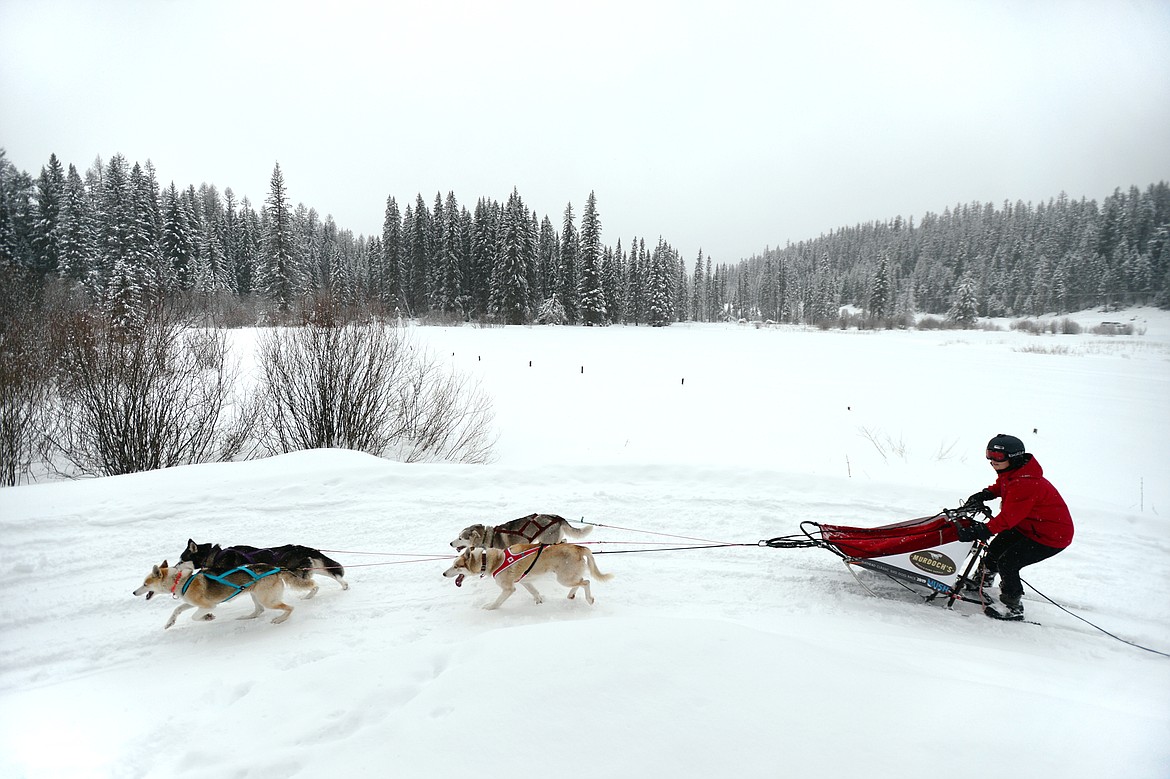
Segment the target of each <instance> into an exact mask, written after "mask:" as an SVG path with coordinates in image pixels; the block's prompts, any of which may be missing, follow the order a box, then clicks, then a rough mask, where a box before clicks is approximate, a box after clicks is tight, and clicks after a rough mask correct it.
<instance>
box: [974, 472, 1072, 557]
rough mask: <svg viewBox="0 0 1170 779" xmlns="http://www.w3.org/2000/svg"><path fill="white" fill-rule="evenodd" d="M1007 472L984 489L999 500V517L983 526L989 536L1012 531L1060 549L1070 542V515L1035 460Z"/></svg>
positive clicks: (1062, 499) (1002, 473) (997, 515)
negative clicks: (989, 533)
mask: <svg viewBox="0 0 1170 779" xmlns="http://www.w3.org/2000/svg"><path fill="white" fill-rule="evenodd" d="M1027 457H1028V458H1029V459H1028V462H1026V463H1024V464H1023V465H1022V466H1020V467H1019V468H1014V469H1012V470H1010V471H1001V472H1000V474H999V477H998V478H997V479H996V480H995V484H992V485H991V486H990V487H988V488H987V489H988V490H990V491H991V492H993V493H994V494H995V496H996V497H997V498H1001V499H1002V500H1003V502H1002V503H1001V504H1000V507H999V513H998V514H996V515H995V517H994V518H993V519H992V520H991V521H990V522H988V523H987V528H988V530H990V531H991V532H992V533H1002V532H1003V531H1005V530H1007V529H1008V528H1011V527H1014V528H1016V529H1017V530H1019V531H1020V532H1021V533H1022V534H1023V535H1025V536H1027V537H1028V538H1031V539H1032V540H1033V541H1036V542H1038V543H1041V544H1044V545H1045V546H1051V547H1053V548H1055V549H1064V548H1065V547H1066V546H1068V545H1069V544H1071V543H1072V540H1073V521H1072V515H1071V514H1069V512H1068V506H1067V505H1066V504H1065V502H1064V498H1062V497H1060V493H1059V492H1057V491H1056V487H1053V486H1052V483H1051V482H1050V481H1048V479H1045V478H1044V469H1043V468H1041V467H1040V463H1039V462H1037V461H1036V458H1035V457H1033V456H1031V455H1027Z"/></svg>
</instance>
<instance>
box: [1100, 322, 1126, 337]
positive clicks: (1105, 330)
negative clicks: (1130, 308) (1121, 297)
mask: <svg viewBox="0 0 1170 779" xmlns="http://www.w3.org/2000/svg"><path fill="white" fill-rule="evenodd" d="M1133 332H1134V328H1133V325H1132V324H1129V323H1125V324H1123V323H1121V322H1102V323H1101V324H1099V325H1093V335H1133Z"/></svg>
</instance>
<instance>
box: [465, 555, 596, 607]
mask: <svg viewBox="0 0 1170 779" xmlns="http://www.w3.org/2000/svg"><path fill="white" fill-rule="evenodd" d="M586 568H588V569H589V572H590V573H591V574H593V576H594V578H597V579H600V580H601V581H603V582H604V581H609V580H610V579H612V578H613V574H611V573H602V572H601V571H599V570H597V563H596V562H594V560H593V553H592V552H590V551H589V550H588V549H586V548H585V547H583V546H577V545H576V544H553V545H551V546H546V545H544V544H516V545H515V546H510V547H508V548H507V549H488V548H486V547H485V548H480V549H475V548H470V547H469V548H467V549H464V550H463V551H462V552H460V554H459V556H458V557H456V558H455V562H453V563H452V564H451V567H450V568H448V569H447V570H446V571H444V572H443V576H446V577H447V578H448V579H451V578H454V579H455V586H457V587H459V586H462V585H463V577H464V576H466V575H467V574H471V573H478V574H480V575H481V576H483V575H485V574H487V573H489V572H490V573H491V575H492V577H493V578H494V579H495V580H496V584H498V585H499V586H500V597H498V598H496V601H495V603H492V604H490V605H487V606H484V608H485V609H497V608H499V607H500V605H501V604H502V603H503V602H504V601H506V600H507V599H508V598H510V597H511V596H512V593H513V592H515V591H516V584H517V582H519V583H520V584H521V585H523V586H524V589H526V590H528V592H529V593H531V594H532V597H533V599H534V600H535V601H536V602H537V603H543V602H544V598H543V597H541V594H540V593H539V592H537V590H536V588H535V587H533V586H532V585H531V584H530V583H529V582H528V581H527V580H525V577H527V576H539V575H540V574H545V573H552V574H556V577H557V582H559V583H560V584H561V585H562V586H564V587H568V588H569V597H570V598H573V597H575V596H576V595H577V589H578V588H583V589H584V590H585V600H587V601H589V603H591V604H592V603H593V593H592V592H591V591H590V590H589V580H588V579H586V578H585V569H586Z"/></svg>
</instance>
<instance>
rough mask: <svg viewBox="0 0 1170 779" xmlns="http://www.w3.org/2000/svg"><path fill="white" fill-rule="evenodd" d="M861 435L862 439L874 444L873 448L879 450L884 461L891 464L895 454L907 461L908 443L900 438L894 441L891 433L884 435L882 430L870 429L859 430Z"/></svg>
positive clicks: (862, 428)
mask: <svg viewBox="0 0 1170 779" xmlns="http://www.w3.org/2000/svg"><path fill="white" fill-rule="evenodd" d="M858 431H859V434H860V435H861V437H862V438H864V439H866V440H867V441H869V442H870V443H871V444H873V448H874V449H877V451H878V454H880V455H881V456H882V460H884V461H886V462H889V460H890V457H889V455H890V454H894V455H896V456H898V457H899V458H901V459H903V460H905V459H906V442H905V441H904V440H903V439H901V438H899V439H898V440H896V441H895V440H894V439H893V437H891V436H890V434H889V433H883V432H881V431H880V430H871V429H869V428H868V427H861V428H858Z"/></svg>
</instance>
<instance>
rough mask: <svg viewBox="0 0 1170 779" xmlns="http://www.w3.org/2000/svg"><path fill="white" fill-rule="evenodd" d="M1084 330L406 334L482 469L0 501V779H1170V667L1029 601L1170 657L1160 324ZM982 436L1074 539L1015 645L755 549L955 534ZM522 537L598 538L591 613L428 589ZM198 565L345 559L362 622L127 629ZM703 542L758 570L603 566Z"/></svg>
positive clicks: (365, 464)
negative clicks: (280, 554) (314, 553)
mask: <svg viewBox="0 0 1170 779" xmlns="http://www.w3.org/2000/svg"><path fill="white" fill-rule="evenodd" d="M1077 318H1078V319H1080V320H1081V321H1082V322H1084V323H1085V324H1086V325H1092V324H1096V323H1097V322H1099V321H1101V320H1102V319H1110V320H1124V321H1126V322H1132V323H1133V324H1134V325H1135V327H1137V328H1138V334H1135V335H1132V336H1117V337H1104V336H1095V335H1090V334H1088V333H1087V332H1086V333H1084V334H1081V335H1077V336H1066V335H1043V336H1036V335H1028V334H1024V333H1019V332H1012V331H1007V330H1004V331H999V332H985V331H971V332H956V331H941V332H937V331H936V332H858V331H826V332H821V331H816V330H803V329H800V330H797V329H764V328H761V329H755V328H753V327H750V326H747V327H744V326H737V325H703V326H673V327H670V328H666V329H648V328H632V327H611V328H605V329H583V328H524V327H509V328H489V329H479V328H449V329H441V328H433V329H432V328H421V329H417V330H415V332H414V334H415V336H416V337H417V338H418V340H419V343H420V344H424V345H426V346H427V347H429V348H430V349H431V350H432V351H433V352H434V353H435V354H436V355H439V356H441V357H443V358H444V359H448V360H450V361H451V362H452V363H453V365H454V366H455V367H457V368H458V369H459V370H461V371H464V372H467V373H470V374H472V375H473V376H475V377H477V378H478V379H479V381H480V382H481V383H482V386H483V387H484V389H485V390H486V391H487V392H488V394H489V395H490V396H491V397H492V398H493V401H494V407H495V410H496V426H497V427H498V430H499V436H500V437H499V441H498V445H497V449H496V451H497V455H498V458H497V460H496V462H494V463H493V464H490V465H480V466H473V465H449V464H426V465H403V464H399V463H394V462H389V461H385V460H380V459H377V458H374V457H371V456H368V455H365V454H360V453H355V452H348V451H313V452H302V453H296V454H291V455H287V456H283V457H276V458H271V459H267V460H259V461H250V462H241V463H235V464H211V465H202V466H192V467H183V468H174V469H170V470H166V471H158V472H153V473H144V474H135V475H131V476H122V477H115V478H106V479H95V480H87V481H77V482H61V483H47V484H39V485H32V486H22V487H17V488H11V489H4V490H0V550H2V553H3V554H2V556H0V591H2V595H3V599H2V601H0V776H3V777H6V778H8V777H10V778H16V777H38V778H39V777H192V778H196V777H198V778H200V779H201V778H203V777H225V778H226V777H249V778H251V777H256V778H259V777H322V776H363V775H364V776H377V777H380V776H396V777H427V776H435V775H440V774H442V775H450V776H469V775H475V776H483V777H505V776H515V775H517V772H519V771H524V772H529V771H530V770H531V772H532V773H534V775H538V776H542V775H543V776H548V775H554V776H557V777H562V778H564V777H594V776H597V777H602V776H610V777H679V776H683V777H691V776H695V777H698V776H708V775H714V776H725V775H735V776H737V777H769V778H771V777H779V776H793V777H820V776H843V777H854V776H858V777H860V776H864V777H899V778H902V777H915V776H928V775H929V776H941V777H946V778H947V779H961V778H963V777H972V778H975V777H978V779H986V778H987V777H989V776H1022V777H1025V776H1026V777H1059V778H1060V779H1073V778H1076V777H1085V778H1086V779H1088V778H1090V777H1091V778H1092V779H1098V778H1099V777H1126V779H1144V778H1148V779H1165V778H1166V777H1167V776H1170V658H1167V657H1165V656H1161V655H1158V654H1154V653H1152V652H1148V651H1143V650H1142V649H1140V648H1136V647H1134V646H1131V645H1128V644H1125V643H1122V642H1120V641H1118V640H1115V639H1114V638H1111V637H1109V636H1107V635H1105V634H1103V633H1101V632H1099V631H1098V630H1096V629H1094V628H1093V627H1091V626H1090V625H1088V624H1086V623H1085V622H1083V621H1081V620H1079V619H1077V618H1076V617H1074V616H1072V615H1070V614H1069V613H1066V612H1065V611H1062V610H1060V609H1059V608H1057V607H1056V606H1054V605H1052V604H1051V603H1050V602H1049V601H1048V600H1046V599H1045V598H1044V597H1042V596H1041V595H1040V594H1038V592H1039V593H1043V595H1044V596H1047V598H1050V599H1051V600H1053V601H1055V602H1057V603H1059V604H1061V605H1062V606H1064V607H1066V608H1067V609H1069V610H1070V611H1072V612H1074V613H1075V614H1076V615H1080V616H1081V617H1083V618H1084V619H1086V620H1089V621H1091V622H1092V623H1094V624H1096V625H1099V626H1101V627H1102V628H1105V629H1107V630H1109V631H1110V632H1112V633H1113V634H1115V635H1116V636H1118V637H1120V638H1123V639H1126V640H1128V641H1132V642H1135V643H1137V644H1140V645H1143V646H1146V647H1150V648H1153V649H1157V650H1160V651H1162V652H1170V598H1167V597H1166V593H1167V592H1168V591H1170V443H1168V442H1170V404H1168V401H1167V398H1170V314H1168V313H1167V312H1161V311H1155V310H1150V309H1142V310H1137V311H1132V312H1127V313H1126V314H1125V315H1124V316H1123V317H1122V316H1120V315H1118V314H1100V313H1093V312H1087V313H1085V314H1082V315H1080V316H1079V317H1077ZM251 336H252V334H251V333H247V332H245V333H239V334H237V339H238V345H239V347H240V349H241V350H245V351H246V348H247V346H248V344H249V343H250V340H249V339H250V338H251ZM999 432H1005V433H1012V434H1015V435H1018V436H1020V437H1021V438H1022V439H1023V440H1024V441H1025V443H1026V444H1027V445H1028V447H1029V450H1030V451H1032V452H1034V453H1035V455H1036V457H1037V458H1038V459H1039V460H1040V462H1041V463H1042V464H1043V466H1044V468H1045V471H1046V474H1047V475H1048V476H1049V478H1050V479H1051V480H1052V481H1053V482H1054V483H1055V484H1056V485H1057V487H1058V488H1059V489H1060V490H1061V491H1062V492H1063V494H1064V496H1065V498H1066V500H1067V501H1068V503H1069V504H1070V507H1071V509H1072V512H1073V516H1074V519H1075V521H1076V523H1077V536H1076V540H1075V541H1074V543H1073V546H1072V547H1071V548H1069V549H1068V550H1067V551H1065V552H1064V553H1062V554H1060V555H1058V556H1057V557H1055V558H1053V559H1051V560H1049V561H1047V562H1045V563H1041V564H1039V565H1037V566H1035V567H1033V568H1028V569H1025V571H1024V578H1025V580H1026V581H1027V582H1028V583H1029V584H1030V585H1031V586H1032V587H1034V588H1035V589H1032V588H1031V587H1030V588H1029V589H1028V591H1027V592H1026V594H1025V601H1024V602H1025V606H1026V610H1027V615H1028V617H1029V618H1030V619H1033V620H1036V621H1038V622H1040V623H1041V624H1040V625H1038V626H1037V625H1032V624H1012V623H998V622H994V621H992V620H989V619H986V618H984V617H983V616H982V615H979V614H977V613H975V611H974V609H973V607H972V606H970V605H968V604H962V603H960V604H958V605H957V606H956V607H955V609H954V610H951V611H948V610H946V609H945V608H943V607H942V606H940V605H938V604H924V603H922V602H920V601H918V600H916V599H915V598H914V597H913V596H910V595H909V594H908V593H906V592H905V591H904V590H901V589H900V588H897V587H891V586H889V585H888V584H887V583H886V582H884V581H882V580H879V579H877V578H875V577H873V576H872V575H871V574H867V573H865V572H861V576H862V580H863V581H864V582H865V583H866V584H867V585H868V586H870V587H871V588H873V589H874V590H875V591H876V592H877V593H878V594H877V596H875V595H873V594H870V593H869V592H867V591H866V589H865V588H864V587H862V586H861V585H860V584H859V583H858V582H857V581H855V580H854V578H853V577H852V576H851V575H850V573H849V572H848V570H846V568H845V566H843V565H842V564H841V563H840V561H839V560H838V559H837V558H836V557H835V556H833V555H832V554H830V553H829V552H827V551H824V550H820V549H796V550H773V549H767V548H760V547H758V546H754V544H755V543H756V542H757V541H759V540H760V539H765V538H770V537H773V536H779V535H787V534H791V533H795V532H797V530H798V525H799V523H800V522H801V521H803V520H815V521H821V522H832V523H840V524H851V525H861V526H876V525H882V524H888V523H891V522H896V521H901V520H904V519H909V518H912V517H919V516H924V515H928V514H932V513H934V512H936V511H937V510H939V509H940V508H943V507H945V506H955V505H958V504H959V503H960V502H961V501H962V500H963V499H964V498H965V497H966V496H967V495H969V494H970V493H972V492H975V491H977V490H979V489H980V488H982V487H984V486H986V485H987V484H989V483H990V482H991V481H992V478H993V474H992V470H991V468H990V467H988V466H987V464H986V462H985V461H984V459H983V445H984V443H985V442H986V441H987V439H988V438H990V437H991V436H992V435H994V434H996V433H999ZM993 505H994V504H993ZM532 512H547V513H556V514H561V515H563V516H565V517H568V518H570V519H572V520H575V521H577V520H582V519H583V520H585V521H588V522H593V523H599V524H601V525H607V526H609V527H599V528H594V530H593V532H592V534H591V536H590V537H589V539H588V540H589V541H593V542H609V543H598V544H595V545H593V546H592V548H593V549H594V551H595V552H598V553H599V554H598V556H597V561H598V565H599V567H600V568H601V569H602V570H603V571H606V572H609V573H613V574H615V576H614V578H613V579H612V580H611V581H608V582H596V583H595V586H594V588H593V592H594V595H595V596H596V597H597V603H596V604H595V605H593V606H589V605H588V604H586V603H585V602H584V601H583V600H582V599H581V598H578V599H577V600H574V601H568V600H566V599H565V598H564V597H563V595H564V590H563V589H562V588H560V587H559V585H557V584H556V583H555V581H552V580H545V579H539V580H537V581H536V584H537V586H538V587H539V588H540V589H541V590H542V592H543V593H544V595H545V602H544V603H543V604H541V605H536V604H535V603H533V602H532V600H531V599H530V598H529V596H528V595H527V594H526V593H525V592H524V591H523V590H518V591H517V593H516V595H514V596H513V597H512V599H511V600H509V601H508V602H507V603H505V604H504V605H503V607H501V608H500V609H499V610H497V611H485V610H483V609H482V608H481V607H482V606H484V605H485V604H487V603H490V602H491V601H492V600H494V599H495V595H496V593H497V588H496V586H495V585H494V583H492V582H491V581H490V580H480V579H471V578H469V579H468V581H466V582H465V583H464V586H463V587H462V588H456V587H455V586H454V584H453V582H452V580H450V579H444V578H442V576H441V575H440V574H441V573H442V571H443V570H444V569H445V568H446V567H447V565H448V561H447V560H446V559H443V558H442V557H441V556H442V555H445V554H447V553H448V552H449V551H450V550H449V547H448V546H447V544H448V542H449V541H450V540H451V539H452V538H453V537H454V536H455V535H456V533H457V532H458V531H459V530H460V529H461V528H463V527H464V526H465V525H468V524H472V523H476V522H484V523H490V524H498V523H502V522H504V521H507V520H510V519H513V518H516V517H520V516H523V515H525V514H529V513H532ZM188 537H193V538H194V539H195V540H197V541H218V542H221V543H223V544H225V545H226V544H233V543H246V544H253V545H258V546H270V545H278V544H285V543H299V544H306V545H310V546H316V547H320V548H322V549H325V550H333V551H331V552H330V554H331V555H332V556H333V557H335V558H336V559H337V560H339V561H340V562H342V563H343V564H345V565H346V567H347V569H348V579H349V581H350V583H351V585H352V586H351V588H350V589H349V590H348V591H345V592H343V591H342V590H341V589H340V588H339V587H338V586H337V585H336V584H335V583H334V582H332V581H330V580H328V579H323V580H322V581H321V582H320V584H321V590H320V593H319V594H318V596H317V597H316V598H315V599H313V600H309V601H301V600H292V601H290V603H292V604H293V605H294V606H295V607H296V610H295V612H294V613H293V615H292V617H291V619H289V621H288V622H286V623H284V624H282V625H273V624H270V622H269V618H270V617H269V616H268V615H265V617H263V618H261V619H258V620H253V621H237V620H236V619H234V618H235V617H238V616H240V615H243V614H246V613H248V612H249V611H250V601H249V602H247V603H245V602H242V601H247V599H246V598H240V599H238V600H237V601H233V602H231V603H228V604H226V605H224V606H223V607H222V608H221V609H220V610H219V612H218V613H219V619H217V620H216V621H214V622H210V623H203V622H199V623H197V622H193V621H192V620H190V619H189V618H188V616H189V614H190V612H188V614H187V615H183V616H181V617H180V619H179V621H178V623H177V624H176V625H175V626H174V627H173V628H171V629H170V630H167V631H164V630H163V629H162V627H163V623H164V622H165V621H166V618H167V616H168V614H169V613H170V611H171V609H172V608H173V605H174V603H173V602H172V601H171V600H170V599H169V598H164V597H160V598H155V599H154V600H151V601H150V602H146V601H144V600H143V599H142V598H134V597H132V595H131V591H132V590H133V589H135V588H136V587H138V586H139V584H141V583H142V580H143V577H144V576H145V575H146V574H147V573H148V572H149V571H150V568H151V565H152V564H155V563H158V562H161V561H162V560H163V559H164V558H168V559H170V560H171V561H172V562H173V561H174V560H176V558H177V557H178V555H179V553H180V551H181V550H182V548H183V546H184V544H185V542H186V540H187V538H188ZM680 537H685V538H680ZM695 538H697V539H706V540H710V541H717V542H724V543H743V544H747V546H734V547H727V548H719V549H706V550H690V551H654V552H653V553H641V554H608V553H606V552H611V551H619V550H626V549H639V550H648V549H652V548H653V547H652V545H649V544H646V543H645V542H662V543H666V544H673V545H690V544H693V543H695V542H694V541H692V540H690V539H695ZM618 542H641V543H618ZM431 556H435V557H433V558H431ZM419 558H423V559H422V561H419ZM426 558H431V559H426ZM1037 591H1038V592H1037Z"/></svg>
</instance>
